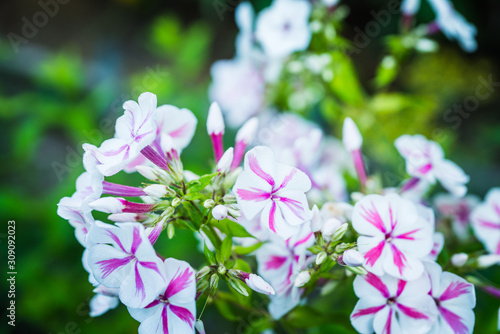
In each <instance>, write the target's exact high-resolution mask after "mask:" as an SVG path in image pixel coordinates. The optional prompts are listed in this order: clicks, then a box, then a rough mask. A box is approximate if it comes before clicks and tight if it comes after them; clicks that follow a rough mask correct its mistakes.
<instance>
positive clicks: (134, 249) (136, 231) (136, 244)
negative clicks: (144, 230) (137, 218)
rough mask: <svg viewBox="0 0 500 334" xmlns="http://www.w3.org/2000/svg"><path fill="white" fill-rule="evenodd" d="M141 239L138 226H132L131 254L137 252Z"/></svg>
mask: <svg viewBox="0 0 500 334" xmlns="http://www.w3.org/2000/svg"><path fill="white" fill-rule="evenodd" d="M141 242H142V239H141V233H140V231H139V228H138V227H134V232H133V235H132V247H131V248H130V252H131V253H132V254H135V252H137V249H138V248H139V246H140V245H141Z"/></svg>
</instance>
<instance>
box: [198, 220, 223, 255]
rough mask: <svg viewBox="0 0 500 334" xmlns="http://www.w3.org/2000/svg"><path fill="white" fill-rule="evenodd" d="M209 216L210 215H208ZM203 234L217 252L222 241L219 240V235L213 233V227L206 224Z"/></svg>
mask: <svg viewBox="0 0 500 334" xmlns="http://www.w3.org/2000/svg"><path fill="white" fill-rule="evenodd" d="M209 216H211V214H209ZM202 229H203V232H205V234H206V235H207V237H208V239H210V242H211V243H212V245H214V247H215V249H217V250H219V249H220V246H221V245H222V241H221V240H220V237H219V235H218V234H217V232H216V231H215V229H214V227H213V226H212V225H210V224H206V225H205V226H203V228H202Z"/></svg>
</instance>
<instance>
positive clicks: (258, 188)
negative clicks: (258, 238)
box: [233, 146, 311, 239]
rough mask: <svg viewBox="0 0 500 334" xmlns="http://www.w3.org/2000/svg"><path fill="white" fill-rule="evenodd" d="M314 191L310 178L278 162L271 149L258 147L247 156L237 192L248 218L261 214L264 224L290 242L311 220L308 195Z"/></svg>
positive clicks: (234, 189) (236, 186)
mask: <svg viewBox="0 0 500 334" xmlns="http://www.w3.org/2000/svg"><path fill="white" fill-rule="evenodd" d="M310 188H311V181H310V180H309V178H308V177H307V175H305V174H304V173H303V172H301V171H300V170H298V169H296V168H293V167H290V166H287V165H284V164H282V163H279V162H277V161H276V160H275V158H274V154H273V152H272V151H271V149H270V148H268V147H264V146H258V147H255V148H254V149H252V150H251V151H249V152H248V153H247V154H246V155H245V167H244V171H243V172H242V173H241V174H240V175H239V176H238V179H237V180H236V183H235V185H234V188H233V191H234V193H235V194H236V198H237V200H238V204H239V206H240V208H241V210H242V211H243V213H244V214H245V217H246V218H247V219H252V218H253V217H255V216H256V215H257V214H259V213H260V214H261V224H263V225H265V226H267V227H268V228H269V229H270V230H271V231H272V232H274V233H275V234H277V235H279V236H281V237H282V238H284V239H288V238H289V237H290V236H292V235H293V234H294V233H297V231H298V230H299V228H300V226H301V225H302V224H304V223H305V222H306V221H308V220H310V218H311V211H310V209H309V206H308V203H307V198H306V195H305V193H306V192H307V191H308V190H309V189H310Z"/></svg>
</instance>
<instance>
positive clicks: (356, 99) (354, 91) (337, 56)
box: [330, 51, 363, 106]
mask: <svg viewBox="0 0 500 334" xmlns="http://www.w3.org/2000/svg"><path fill="white" fill-rule="evenodd" d="M331 55H332V62H331V64H332V65H331V66H332V70H333V73H334V74H333V79H332V81H331V82H330V88H331V90H332V92H333V93H334V94H335V95H336V96H337V97H338V98H339V99H340V100H342V101H343V102H344V103H347V104H350V105H353V106H361V105H362V104H363V90H362V88H361V84H360V83H359V80H358V76H357V74H356V70H355V69H354V65H353V64H352V61H351V59H349V58H348V57H347V56H346V55H345V54H343V53H342V52H340V51H335V52H332V54H331Z"/></svg>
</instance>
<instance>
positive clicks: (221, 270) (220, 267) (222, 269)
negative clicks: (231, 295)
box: [217, 266, 226, 275]
mask: <svg viewBox="0 0 500 334" xmlns="http://www.w3.org/2000/svg"><path fill="white" fill-rule="evenodd" d="M217 272H218V273H219V275H225V274H226V267H224V266H219V268H217Z"/></svg>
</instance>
